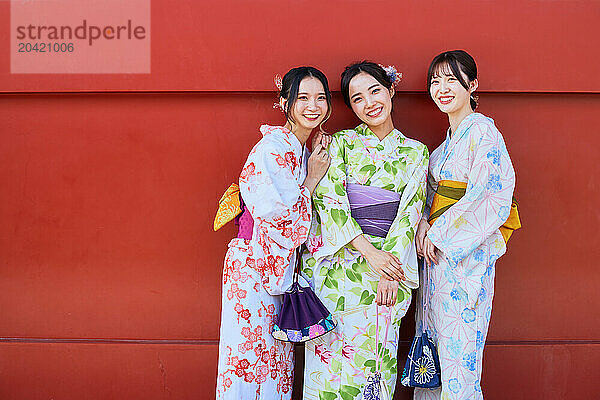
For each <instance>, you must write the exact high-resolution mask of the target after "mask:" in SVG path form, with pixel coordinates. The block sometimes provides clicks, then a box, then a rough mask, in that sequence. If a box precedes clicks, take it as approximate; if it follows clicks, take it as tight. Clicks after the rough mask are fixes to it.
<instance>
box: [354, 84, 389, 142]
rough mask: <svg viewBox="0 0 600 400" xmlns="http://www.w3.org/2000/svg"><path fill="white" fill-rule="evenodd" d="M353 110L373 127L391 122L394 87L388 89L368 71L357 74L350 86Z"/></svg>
mask: <svg viewBox="0 0 600 400" xmlns="http://www.w3.org/2000/svg"><path fill="white" fill-rule="evenodd" d="M348 89H349V90H348V94H349V97H350V105H351V107H352V111H354V113H355V114H356V116H357V117H358V118H360V120H361V121H363V122H364V123H365V124H367V125H368V126H369V128H371V130H372V129H373V128H375V127H378V126H381V125H383V124H387V123H390V122H391V118H392V116H391V113H392V97H393V96H394V89H393V88H390V89H387V88H386V87H385V86H383V85H382V84H381V83H379V81H377V79H375V78H374V77H373V76H371V75H369V74H367V73H366V72H361V73H359V74H357V75H356V76H355V77H354V78H352V80H351V81H350V85H349V87H348Z"/></svg>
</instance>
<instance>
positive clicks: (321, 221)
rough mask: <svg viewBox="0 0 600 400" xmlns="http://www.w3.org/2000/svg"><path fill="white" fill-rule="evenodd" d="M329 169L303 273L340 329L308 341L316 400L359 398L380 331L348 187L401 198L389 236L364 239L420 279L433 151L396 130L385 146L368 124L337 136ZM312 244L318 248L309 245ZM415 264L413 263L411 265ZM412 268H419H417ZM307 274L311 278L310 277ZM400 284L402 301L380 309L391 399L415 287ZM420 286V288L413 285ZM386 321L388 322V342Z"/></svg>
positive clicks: (374, 279) (316, 199) (307, 383)
mask: <svg viewBox="0 0 600 400" xmlns="http://www.w3.org/2000/svg"><path fill="white" fill-rule="evenodd" d="M329 154H330V155H331V157H332V159H331V165H330V167H329V170H328V172H327V174H326V175H325V177H324V178H323V179H322V180H321V182H320V184H319V185H318V186H317V188H316V190H315V193H314V195H313V208H314V210H315V213H317V214H318V218H313V224H312V226H311V231H310V234H309V241H308V243H309V249H311V250H312V253H311V252H308V251H307V252H305V253H304V254H303V268H302V271H303V275H304V277H305V278H306V279H307V280H308V281H309V282H310V283H311V285H312V287H313V288H314V289H315V293H316V294H317V295H318V296H319V298H320V299H321V300H322V301H323V303H324V304H325V306H326V307H327V308H328V309H329V310H330V311H332V312H333V314H334V317H335V319H336V321H337V322H338V326H337V327H336V329H335V330H334V331H333V332H332V333H329V334H327V335H324V336H322V337H320V338H318V339H316V340H312V341H309V342H307V343H306V346H305V352H306V353H305V363H306V364H305V377H304V393H305V394H309V395H310V396H312V397H311V398H317V397H318V398H319V399H342V400H353V399H360V398H361V396H362V389H363V387H364V385H365V383H366V377H367V376H368V374H369V373H371V372H373V371H374V370H375V336H376V335H375V326H376V323H375V322H376V305H375V296H376V294H377V284H378V281H379V276H378V275H377V274H376V273H375V272H373V271H372V270H371V269H370V266H369V265H368V263H367V261H366V260H365V259H364V258H363V257H362V256H361V254H360V253H359V252H358V251H357V250H356V249H354V248H353V247H352V246H351V245H349V242H350V241H351V240H352V239H354V238H355V237H356V236H357V235H359V234H361V233H362V231H361V229H360V226H359V225H358V224H357V223H356V221H355V220H354V219H353V218H352V216H351V212H350V206H349V203H348V199H347V196H346V184H347V183H348V182H350V183H360V184H366V185H373V186H377V187H381V188H385V189H388V190H394V191H396V192H398V193H400V194H401V196H402V198H401V205H400V208H399V210H398V215H397V216H396V219H395V221H394V223H393V224H392V227H391V228H390V232H389V233H388V236H387V237H386V238H378V237H374V236H369V235H365V236H366V237H367V239H369V240H370V241H371V243H372V244H373V245H374V246H375V247H377V248H379V249H384V250H386V251H390V252H392V253H393V254H395V255H396V256H397V257H398V258H399V259H400V260H401V261H402V262H403V265H405V267H406V268H407V269H408V268H413V269H414V271H415V274H416V271H417V268H416V255H415V249H414V243H413V240H414V232H415V230H416V224H417V223H418V220H419V218H420V216H421V212H422V208H423V202H424V200H425V179H426V174H427V163H428V156H429V153H428V151H427V147H426V146H425V145H423V144H422V143H420V142H417V141H415V140H412V139H409V138H406V137H405V136H404V135H403V134H402V133H400V132H399V131H397V130H394V131H393V132H391V133H390V134H389V135H388V136H387V137H386V138H384V139H383V140H382V141H379V139H378V138H377V137H376V136H375V135H374V134H373V133H372V132H371V131H370V130H369V129H368V128H367V127H366V126H365V125H360V126H358V127H357V128H356V129H353V130H346V131H341V132H338V133H336V134H334V135H333V139H332V143H331V145H330V147H329ZM311 243H320V246H319V245H317V246H312V247H311ZM413 258H414V260H413ZM413 263H414V265H412V264H413ZM309 271H310V272H309ZM416 276H417V277H416V278H414V274H413V282H412V283H410V282H407V283H406V284H401V285H400V288H399V290H398V303H397V304H396V305H395V306H393V307H389V308H388V307H379V311H380V317H379V325H380V330H381V331H380V332H379V340H380V362H381V368H380V369H381V372H382V374H383V377H384V379H386V380H387V382H388V388H389V389H390V393H393V388H394V387H395V381H396V375H397V370H398V365H397V364H398V363H397V359H396V354H397V345H398V330H399V327H400V321H401V318H402V317H403V316H404V314H405V313H406V310H407V308H408V306H409V304H410V300H411V289H412V288H414V287H415V285H416V284H418V274H417V275H416ZM414 281H416V282H414ZM384 315H386V316H388V317H389V321H390V324H391V325H390V327H389V332H388V340H387V342H386V343H385V346H383V344H382V343H381V342H383V337H384V333H385V320H384Z"/></svg>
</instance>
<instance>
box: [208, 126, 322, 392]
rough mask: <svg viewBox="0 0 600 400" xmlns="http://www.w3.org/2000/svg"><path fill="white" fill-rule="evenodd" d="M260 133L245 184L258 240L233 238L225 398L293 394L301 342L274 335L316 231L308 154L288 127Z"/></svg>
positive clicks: (228, 263)
mask: <svg viewBox="0 0 600 400" xmlns="http://www.w3.org/2000/svg"><path fill="white" fill-rule="evenodd" d="M260 131H261V133H262V134H263V138H262V139H261V140H260V141H259V142H258V143H257V144H256V145H255V146H254V148H253V149H252V151H251V152H250V155H249V156H248V160H247V161H246V164H245V165H244V168H243V169H242V173H241V175H240V180H239V185H240V191H241V195H242V199H243V200H244V203H245V204H246V207H248V210H249V211H250V214H251V215H252V218H253V220H254V227H253V232H252V239H251V240H246V239H241V238H235V239H233V240H232V241H231V242H230V243H229V250H228V251H227V254H226V256H225V266H224V269H223V291H222V306H221V331H220V332H221V333H220V342H219V367H218V368H219V369H218V375H217V396H216V397H217V399H231V400H234V399H235V400H240V399H244V400H253V399H277V400H288V399H290V398H291V396H292V380H293V370H294V354H293V345H291V344H290V343H284V342H280V341H277V340H275V339H273V337H272V336H271V331H272V329H273V324H274V321H275V318H276V313H277V312H278V311H279V308H280V305H281V297H282V296H281V294H282V293H283V292H284V291H285V290H287V289H288V288H289V287H290V286H291V284H292V280H293V267H291V266H290V264H291V265H294V258H295V253H294V251H295V249H296V248H297V247H298V246H300V245H301V244H302V243H303V242H305V241H306V238H307V235H308V230H309V227H310V222H311V200H310V192H309V190H308V188H306V187H305V186H302V182H303V181H304V178H305V177H306V165H307V158H308V154H304V153H306V152H304V149H303V147H302V145H301V144H300V142H299V141H298V139H297V138H296V136H295V135H294V134H293V133H292V132H290V131H289V130H287V129H285V128H283V127H278V126H267V125H263V126H261V128H260Z"/></svg>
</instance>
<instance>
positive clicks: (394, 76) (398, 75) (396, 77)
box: [379, 64, 402, 86]
mask: <svg viewBox="0 0 600 400" xmlns="http://www.w3.org/2000/svg"><path fill="white" fill-rule="evenodd" d="M379 66H380V67H381V68H383V70H384V71H385V73H386V74H387V76H388V78H390V81H392V85H394V86H396V85H397V84H398V82H400V81H401V80H402V72H398V70H397V69H396V67H394V66H393V65H388V66H387V67H384V66H383V65H381V64H379Z"/></svg>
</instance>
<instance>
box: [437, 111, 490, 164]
mask: <svg viewBox="0 0 600 400" xmlns="http://www.w3.org/2000/svg"><path fill="white" fill-rule="evenodd" d="M481 117H484V115H483V114H480V113H476V112H474V113H471V114H469V115H467V116H466V117H465V118H464V119H463V120H462V121H461V122H460V124H458V127H457V128H456V132H454V134H452V135H450V127H448V130H447V131H446V140H445V142H444V152H443V160H442V162H441V163H440V171H441V170H442V168H443V166H444V164H445V163H446V161H447V160H448V158H450V154H452V151H453V150H454V147H455V146H456V144H457V143H458V142H460V140H461V139H462V138H463V136H465V134H466V133H467V132H468V131H469V128H470V127H471V125H473V124H474V123H475V122H476V120H477V119H479V118H481Z"/></svg>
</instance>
